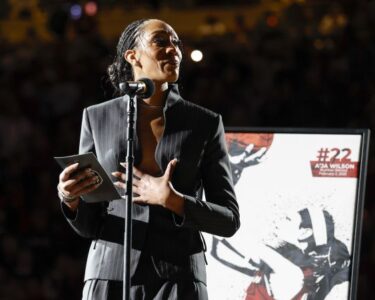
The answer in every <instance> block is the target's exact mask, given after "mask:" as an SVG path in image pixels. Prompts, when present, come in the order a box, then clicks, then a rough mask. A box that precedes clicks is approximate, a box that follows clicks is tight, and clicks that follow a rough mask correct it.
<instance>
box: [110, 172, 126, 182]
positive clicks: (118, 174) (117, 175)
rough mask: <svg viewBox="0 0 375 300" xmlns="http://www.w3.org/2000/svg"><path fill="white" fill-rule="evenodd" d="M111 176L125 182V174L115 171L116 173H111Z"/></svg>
mask: <svg viewBox="0 0 375 300" xmlns="http://www.w3.org/2000/svg"><path fill="white" fill-rule="evenodd" d="M111 174H112V176H114V177H117V178H119V179H122V180H124V181H125V180H126V174H125V173H122V172H118V171H116V172H112V173H111Z"/></svg>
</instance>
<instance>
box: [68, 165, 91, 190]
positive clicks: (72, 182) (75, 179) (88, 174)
mask: <svg viewBox="0 0 375 300" xmlns="http://www.w3.org/2000/svg"><path fill="white" fill-rule="evenodd" d="M92 177H94V173H93V172H92V170H91V169H85V170H84V171H82V172H79V173H78V174H77V175H75V176H74V177H72V178H71V179H69V180H67V181H65V182H63V183H62V184H61V187H62V190H63V191H64V190H71V189H73V188H74V186H75V185H76V184H79V183H80V182H82V181H83V180H85V179H86V178H87V179H90V178H92Z"/></svg>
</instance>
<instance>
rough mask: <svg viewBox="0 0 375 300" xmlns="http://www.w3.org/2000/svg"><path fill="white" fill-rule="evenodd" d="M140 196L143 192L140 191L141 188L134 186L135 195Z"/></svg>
mask: <svg viewBox="0 0 375 300" xmlns="http://www.w3.org/2000/svg"><path fill="white" fill-rule="evenodd" d="M134 193H135V194H138V195H141V191H140V189H139V187H137V186H135V185H133V194H134Z"/></svg>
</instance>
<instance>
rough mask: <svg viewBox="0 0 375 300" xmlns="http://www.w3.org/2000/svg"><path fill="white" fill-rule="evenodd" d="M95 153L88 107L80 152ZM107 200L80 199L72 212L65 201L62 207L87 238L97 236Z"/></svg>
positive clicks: (76, 229)
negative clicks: (97, 201)
mask: <svg viewBox="0 0 375 300" xmlns="http://www.w3.org/2000/svg"><path fill="white" fill-rule="evenodd" d="M87 152H93V153H95V144H94V139H93V136H92V131H91V126H90V120H89V115H88V111H87V109H84V111H83V117H82V127H81V136H80V143H79V153H80V154H81V153H87ZM107 205H108V203H107V202H100V203H86V202H84V201H83V200H82V199H79V204H78V208H77V210H76V212H72V211H71V210H70V209H69V208H68V207H67V206H66V205H65V204H64V203H63V202H61V208H62V211H63V214H64V216H65V218H66V219H67V221H68V223H69V224H70V225H71V226H72V227H73V229H74V231H76V232H77V233H78V234H79V235H81V236H83V237H86V238H96V237H97V235H98V233H99V229H100V225H101V223H102V220H103V218H104V217H105V215H106V212H107V210H106V207H107Z"/></svg>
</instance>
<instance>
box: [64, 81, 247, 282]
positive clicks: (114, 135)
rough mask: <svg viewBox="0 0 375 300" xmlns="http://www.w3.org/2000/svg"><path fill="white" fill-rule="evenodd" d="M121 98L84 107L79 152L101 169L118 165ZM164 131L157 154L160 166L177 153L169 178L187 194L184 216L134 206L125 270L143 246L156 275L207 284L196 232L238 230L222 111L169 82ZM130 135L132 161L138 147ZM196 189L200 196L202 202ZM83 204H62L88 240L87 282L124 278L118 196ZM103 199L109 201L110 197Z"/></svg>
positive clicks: (121, 148)
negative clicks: (71, 207)
mask: <svg viewBox="0 0 375 300" xmlns="http://www.w3.org/2000/svg"><path fill="white" fill-rule="evenodd" d="M125 107H126V105H125V104H124V102H123V100H122V98H116V99H113V100H110V101H107V102H104V103H101V104H98V105H94V106H91V107H89V108H87V109H85V110H84V113H83V121H82V130H81V140H80V149H79V152H80V153H84V152H88V151H92V152H94V153H96V156H97V158H98V160H99V161H100V163H101V164H102V165H103V167H104V169H105V170H106V171H107V172H108V173H111V172H113V171H115V170H118V169H119V162H120V161H124V159H125V153H126V136H125V134H126V114H125ZM164 118H165V129H164V134H163V136H162V138H161V140H160V142H159V144H158V146H157V149H156V153H155V159H156V162H157V163H158V165H159V166H160V169H161V170H162V171H163V172H164V170H165V168H166V166H167V164H168V162H169V161H170V160H171V159H173V158H177V159H178V161H179V162H178V164H177V166H176V168H175V171H174V173H173V178H172V183H173V186H174V187H175V189H176V190H177V191H179V192H180V193H182V194H183V195H184V198H185V216H184V218H179V217H178V216H176V215H174V214H173V213H172V212H170V211H168V210H166V209H164V208H162V207H159V206H141V205H138V204H134V205H133V218H134V219H133V225H132V226H133V241H132V246H133V249H132V253H131V255H132V263H131V266H130V267H131V274H134V272H135V270H136V268H137V265H138V261H139V257H140V254H141V252H142V251H145V249H147V251H148V252H149V253H150V254H151V257H152V259H153V263H154V266H155V269H156V271H157V273H158V274H159V275H160V276H161V277H162V278H166V279H175V278H191V279H192V280H198V281H201V282H204V283H205V282H206V271H205V260H204V252H203V251H204V242H203V241H202V237H201V235H200V231H204V232H208V233H212V234H215V235H219V236H231V235H233V234H234V233H235V232H236V230H237V229H238V228H239V225H240V221H239V211H238V204H237V202H236V198H235V193H234V190H233V185H232V178H231V172H230V166H229V161H228V155H227V152H226V146H225V139H224V129H223V124H222V121H221V117H220V116H219V115H218V114H215V113H213V112H211V111H209V110H207V109H204V108H202V107H199V106H197V105H194V104H192V103H190V102H187V101H185V100H183V99H182V98H181V96H180V95H179V92H178V88H177V85H171V88H170V89H169V92H168V96H167V99H166V104H165V107H164ZM140 146H141V145H139V143H138V140H137V139H135V165H137V163H138V162H139V161H140V159H141V157H140V155H141V151H140ZM202 188H204V190H205V195H206V201H203V200H202ZM103 200H105V202H102V203H97V204H87V203H84V202H83V201H81V200H80V203H79V206H78V211H77V214H76V215H75V216H71V215H70V214H69V212H68V211H67V209H63V211H64V214H65V216H66V217H67V219H68V222H69V223H70V224H71V226H72V227H73V228H74V230H75V231H76V232H77V233H78V234H80V235H82V236H84V237H87V238H91V239H93V242H92V244H91V247H90V251H89V255H88V259H87V265H86V272H85V280H87V279H104V280H119V281H121V280H122V268H123V246H122V243H123V228H124V227H123V221H124V220H123V218H124V215H125V208H124V207H125V203H124V201H123V200H116V199H115V200H114V199H103ZM108 200H113V201H109V202H108Z"/></svg>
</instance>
